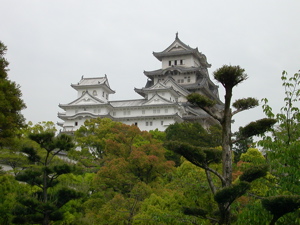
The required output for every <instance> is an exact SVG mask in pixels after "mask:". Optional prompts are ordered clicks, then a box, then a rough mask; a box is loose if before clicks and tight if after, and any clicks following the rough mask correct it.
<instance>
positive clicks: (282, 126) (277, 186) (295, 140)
mask: <svg viewBox="0 0 300 225" xmlns="http://www.w3.org/2000/svg"><path fill="white" fill-rule="evenodd" d="M281 80H282V86H283V87H284V90H285V97H284V103H285V104H284V106H283V107H282V108H281V112H280V113H277V114H274V113H273V110H272V108H271V107H270V106H269V105H268V100H267V99H263V100H262V101H263V102H264V105H263V110H264V112H265V114H266V115H267V116H268V117H269V118H276V119H277V120H278V126H276V127H275V128H274V129H272V130H271V133H269V135H265V136H264V138H263V140H262V141H260V142H259V144H260V145H261V146H262V147H264V151H265V153H266V155H267V160H268V162H269V165H270V172H271V173H272V175H273V176H275V178H276V179H274V180H275V182H274V183H273V186H271V188H270V191H269V192H268V195H267V196H266V197H265V199H264V200H263V201H262V205H263V207H264V208H265V209H267V210H268V211H269V212H270V213H271V214H272V216H273V219H272V221H271V223H270V224H275V222H276V221H278V222H280V220H281V217H285V221H287V220H288V221H289V223H290V224H293V223H294V224H296V223H299V222H300V221H299V218H297V214H296V213H292V212H294V211H296V210H297V209H299V207H300V204H299V201H300V200H299V199H300V196H299V193H300V172H299V171H300V166H299V159H300V158H299V155H300V143H299V135H300V133H299V130H300V129H299V128H300V111H299V97H300V90H299V85H300V71H298V73H295V74H294V75H293V76H290V77H289V76H288V74H287V72H286V71H283V72H282V76H281ZM280 208H281V209H280ZM286 214H287V215H286Z"/></svg>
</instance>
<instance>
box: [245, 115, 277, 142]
mask: <svg viewBox="0 0 300 225" xmlns="http://www.w3.org/2000/svg"><path fill="white" fill-rule="evenodd" d="M276 122H277V120H275V119H271V118H264V119H260V120H256V121H255V122H251V123H249V124H248V125H246V126H245V127H243V128H242V129H241V135H242V136H243V137H246V138H247V137H251V136H254V135H260V134H264V133H265V132H266V131H268V130H270V129H271V127H272V126H273V125H274V124H275V123H276Z"/></svg>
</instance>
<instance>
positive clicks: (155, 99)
mask: <svg viewBox="0 0 300 225" xmlns="http://www.w3.org/2000/svg"><path fill="white" fill-rule="evenodd" d="M164 104H172V102H171V101H169V100H167V99H165V98H163V97H161V96H160V95H158V94H155V95H154V96H152V98H151V99H149V100H148V101H147V102H145V103H144V104H143V105H164Z"/></svg>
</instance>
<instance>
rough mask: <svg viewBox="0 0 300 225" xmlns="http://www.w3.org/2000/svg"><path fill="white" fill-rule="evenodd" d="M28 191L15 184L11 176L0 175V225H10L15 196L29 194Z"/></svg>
mask: <svg viewBox="0 0 300 225" xmlns="http://www.w3.org/2000/svg"><path fill="white" fill-rule="evenodd" d="M29 192H30V189H29V188H28V187H27V186H25V185H24V184H21V183H19V182H17V181H16V180H15V179H14V177H13V176H11V175H7V174H4V175H0V196H1V198H0V224H2V225H10V224H12V219H13V209H14V205H15V204H17V200H16V198H17V195H18V194H23V193H24V194H25V193H29Z"/></svg>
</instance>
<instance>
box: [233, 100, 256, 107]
mask: <svg viewBox="0 0 300 225" xmlns="http://www.w3.org/2000/svg"><path fill="white" fill-rule="evenodd" d="M232 106H233V107H234V108H236V109H237V110H247V109H251V108H254V107H256V106H258V100H257V99H256V98H243V99H238V100H236V101H235V102H234V103H233V104H232Z"/></svg>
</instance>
